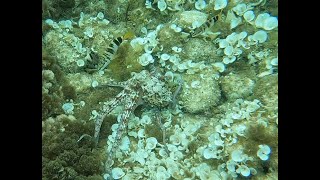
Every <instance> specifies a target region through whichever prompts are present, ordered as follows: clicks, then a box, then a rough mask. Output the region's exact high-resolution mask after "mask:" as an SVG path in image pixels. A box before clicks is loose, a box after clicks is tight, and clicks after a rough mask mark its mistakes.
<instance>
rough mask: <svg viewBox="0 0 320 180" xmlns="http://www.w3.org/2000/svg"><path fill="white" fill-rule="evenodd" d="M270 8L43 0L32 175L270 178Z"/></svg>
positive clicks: (273, 140)
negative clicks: (38, 124) (38, 135)
mask: <svg viewBox="0 0 320 180" xmlns="http://www.w3.org/2000/svg"><path fill="white" fill-rule="evenodd" d="M277 3H278V2H277V1H273V0H270V1H266V0H256V1H248V0H243V1H242V0H233V1H231V0H228V1H226V0H197V1H195V0H154V1H151V0H139V1H133V0H108V1H99V0H90V1H74V0H67V1H59V0H55V1H50V0H46V1H43V8H42V12H43V13H42V20H43V25H42V31H43V38H42V41H43V42H42V44H43V46H42V51H43V55H42V64H43V70H42V83H43V85H42V107H43V108H42V114H43V121H42V127H43V133H42V141H43V146H42V148H43V149H42V160H43V163H42V174H43V175H42V177H43V179H48V180H49V179H50V180H51V179H70V180H71V179H75V180H79V179H89V180H91V179H92V180H93V179H161V180H162V179H182V180H189V179H201V180H208V179H213V180H216V179H278V4H277Z"/></svg>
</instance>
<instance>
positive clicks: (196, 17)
mask: <svg viewBox="0 0 320 180" xmlns="http://www.w3.org/2000/svg"><path fill="white" fill-rule="evenodd" d="M207 18H208V15H207V14H205V13H203V12H200V11H196V10H192V11H183V12H182V13H181V15H180V19H179V21H180V22H181V23H183V24H185V25H187V26H192V24H193V23H194V22H197V23H198V24H197V26H201V25H202V24H204V23H205V22H206V21H207Z"/></svg>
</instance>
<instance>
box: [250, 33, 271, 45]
mask: <svg viewBox="0 0 320 180" xmlns="http://www.w3.org/2000/svg"><path fill="white" fill-rule="evenodd" d="M252 38H253V40H255V41H258V42H259V43H264V42H265V41H266V40H267V38H268V34H267V32H266V31H263V30H259V31H257V32H256V33H254V34H253V37H252Z"/></svg>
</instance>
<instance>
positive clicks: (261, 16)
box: [254, 13, 270, 28]
mask: <svg viewBox="0 0 320 180" xmlns="http://www.w3.org/2000/svg"><path fill="white" fill-rule="evenodd" d="M269 17H270V14H268V13H262V14H259V15H258V16H257V19H256V20H255V22H254V23H255V25H256V27H257V28H263V24H264V21H265V20H266V19H267V18H269Z"/></svg>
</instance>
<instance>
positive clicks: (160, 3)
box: [158, 0, 167, 11]
mask: <svg viewBox="0 0 320 180" xmlns="http://www.w3.org/2000/svg"><path fill="white" fill-rule="evenodd" d="M158 8H159V9H160V11H164V10H165V9H166V8H167V3H166V2H165V1H164V0H159V1H158Z"/></svg>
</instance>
